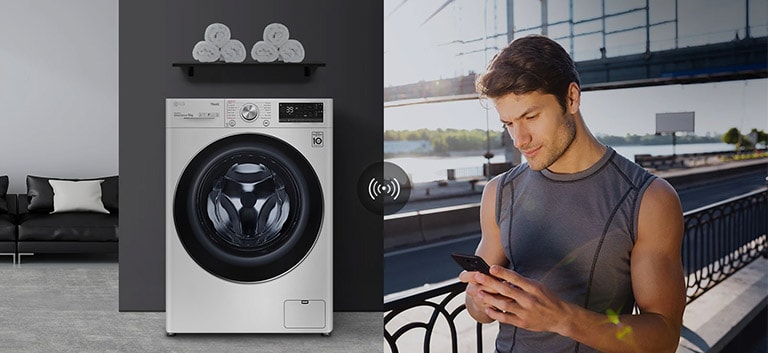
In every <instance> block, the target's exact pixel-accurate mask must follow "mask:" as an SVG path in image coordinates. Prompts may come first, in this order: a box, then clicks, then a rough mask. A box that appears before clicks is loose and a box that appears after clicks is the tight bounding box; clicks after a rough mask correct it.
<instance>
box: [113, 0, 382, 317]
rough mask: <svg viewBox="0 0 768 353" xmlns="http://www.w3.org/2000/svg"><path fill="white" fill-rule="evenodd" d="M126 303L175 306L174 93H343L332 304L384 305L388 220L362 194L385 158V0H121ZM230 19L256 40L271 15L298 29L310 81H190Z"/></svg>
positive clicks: (338, 101)
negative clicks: (216, 25) (170, 209)
mask: <svg viewBox="0 0 768 353" xmlns="http://www.w3.org/2000/svg"><path fill="white" fill-rule="evenodd" d="M119 6H120V9H119V10H120V11H119V14H120V30H119V36H120V81H119V82H120V93H119V94H120V129H119V132H120V174H121V175H120V193H121V196H120V302H119V306H120V310H121V311H162V310H165V221H166V220H165V212H164V198H165V147H164V145H165V98H185V97H221V98H225V97H267V98H269V97H330V98H333V99H334V158H335V165H334V185H333V187H334V195H333V196H334V306H335V308H334V309H335V310H337V311H378V310H381V308H382V272H383V267H382V227H383V223H382V217H381V216H380V215H375V214H373V213H371V212H369V211H367V210H366V209H365V208H364V207H363V206H362V204H361V203H360V201H359V200H358V198H357V194H356V185H357V180H358V177H359V176H360V173H362V171H363V170H364V169H365V168H366V167H367V166H369V165H370V164H373V163H376V162H380V161H381V160H382V158H383V152H382V145H383V144H382V138H383V136H382V135H383V98H382V97H383V86H384V85H383V9H382V5H381V3H379V2H371V1H349V0H323V1H316V0H279V1H278V0H274V1H236V0H227V1H202V0H194V1H190V0H171V1H165V2H143V1H142V2H138V1H121V2H120V5H119ZM213 22H221V23H224V24H226V25H227V26H229V28H230V30H231V31H232V37H233V38H234V39H238V40H240V41H241V42H243V44H245V46H246V48H247V49H248V52H249V55H248V59H246V61H247V62H252V59H251V58H250V48H251V46H252V45H253V43H255V42H256V41H257V40H261V37H262V33H263V30H264V27H265V26H266V25H267V24H269V23H272V22H280V23H283V24H285V25H286V26H288V28H289V30H290V36H291V38H294V39H298V40H299V41H301V42H302V44H303V45H304V48H305V50H306V53H307V54H306V58H305V61H306V62H324V63H326V65H327V66H326V67H321V68H318V69H317V70H316V71H315V72H314V74H313V75H312V76H311V77H310V78H308V79H305V78H303V77H302V76H301V73H298V75H291V76H290V77H289V76H285V75H284V74H287V73H283V72H279V73H278V74H270V73H268V72H261V73H258V74H249V75H248V78H247V79H243V78H242V77H239V72H237V71H225V72H220V73H213V74H212V73H208V74H205V73H203V72H200V71H198V74H199V75H200V76H197V74H196V77H197V78H195V79H188V78H187V77H185V76H184V75H183V73H182V71H181V70H180V69H178V68H174V67H171V63H173V62H191V61H192V55H191V52H192V47H193V46H194V45H195V43H196V42H197V41H199V40H202V38H203V33H204V32H205V28H206V26H207V25H208V24H210V23H213Z"/></svg>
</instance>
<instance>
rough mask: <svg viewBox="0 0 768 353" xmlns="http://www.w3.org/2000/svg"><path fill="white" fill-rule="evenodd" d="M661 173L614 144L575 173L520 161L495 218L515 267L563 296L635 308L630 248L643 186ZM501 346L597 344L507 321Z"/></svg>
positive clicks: (562, 348)
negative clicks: (536, 168) (623, 153)
mask: <svg viewBox="0 0 768 353" xmlns="http://www.w3.org/2000/svg"><path fill="white" fill-rule="evenodd" d="M654 178H655V177H654V176H653V175H651V174H650V173H648V172H647V171H646V170H645V169H643V168H641V167H640V166H638V165H637V164H635V163H633V162H631V161H629V160H627V159H626V158H624V157H622V156H621V155H619V154H618V153H616V151H614V150H613V149H612V148H610V147H608V149H607V151H606V153H605V155H604V156H603V157H602V158H601V159H600V160H599V161H598V162H597V163H595V164H594V165H593V166H591V167H590V168H588V169H587V170H584V171H582V172H579V173H575V174H555V173H552V172H550V171H548V170H546V169H545V170H542V171H534V170H531V169H530V168H529V166H528V164H521V165H519V166H517V167H515V168H513V169H511V170H510V171H508V172H506V173H505V174H504V175H503V176H502V177H501V179H500V181H499V186H498V188H497V196H496V201H497V205H496V220H497V223H498V224H499V228H500V236H501V243H502V245H503V247H504V253H505V254H506V256H507V259H508V260H509V263H510V265H509V267H510V268H511V269H513V270H515V271H517V272H518V273H520V274H521V275H523V276H525V277H527V278H530V279H534V280H537V281H540V282H541V283H542V284H543V285H545V286H546V287H548V288H550V289H551V290H553V291H554V292H555V293H557V294H558V296H559V297H560V299H563V300H565V301H568V302H571V303H575V304H578V305H582V306H583V307H584V308H587V309H589V310H592V311H595V312H598V313H604V314H605V313H608V312H609V311H612V312H615V313H619V314H627V313H631V312H632V309H633V307H634V304H635V298H634V296H633V294H632V282H631V277H630V263H629V260H630V253H631V251H632V247H633V245H634V242H635V240H636V239H637V216H638V213H639V209H640V200H641V198H642V195H643V192H644V191H645V189H646V188H647V187H648V185H650V183H651V181H653V179H654ZM496 352H499V353H508V352H515V353H520V352H548V353H557V352H597V351H596V350H594V349H592V348H591V347H588V346H585V345H583V344H580V343H578V342H576V341H573V340H571V339H570V338H566V337H563V336H560V335H557V334H555V333H548V332H531V331H527V330H524V329H520V328H517V327H514V326H511V325H506V324H501V325H500V330H499V334H498V336H497V338H496Z"/></svg>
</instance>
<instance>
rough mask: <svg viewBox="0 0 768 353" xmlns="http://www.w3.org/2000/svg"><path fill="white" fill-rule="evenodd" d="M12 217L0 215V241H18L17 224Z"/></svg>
mask: <svg viewBox="0 0 768 353" xmlns="http://www.w3.org/2000/svg"><path fill="white" fill-rule="evenodd" d="M12 217H13V216H11V215H8V214H0V241H16V224H14V222H13V218H12Z"/></svg>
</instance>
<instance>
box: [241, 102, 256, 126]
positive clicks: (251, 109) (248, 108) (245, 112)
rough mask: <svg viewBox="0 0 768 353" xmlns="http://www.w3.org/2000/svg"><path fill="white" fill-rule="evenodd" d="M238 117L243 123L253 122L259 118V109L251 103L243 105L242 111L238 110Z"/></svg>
mask: <svg viewBox="0 0 768 353" xmlns="http://www.w3.org/2000/svg"><path fill="white" fill-rule="evenodd" d="M240 116H242V117H243V119H245V121H249V122H250V121H254V120H256V118H258V117H259V107H257V106H256V105H255V104H253V103H248V104H246V105H243V109H241V110H240Z"/></svg>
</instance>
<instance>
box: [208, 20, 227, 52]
mask: <svg viewBox="0 0 768 353" xmlns="http://www.w3.org/2000/svg"><path fill="white" fill-rule="evenodd" d="M231 37H232V33H231V32H230V31H229V27H227V25H225V24H223V23H211V24H210V25H208V27H207V28H206V29H205V40H206V41H208V42H211V43H213V44H215V45H216V46H217V47H219V48H221V47H223V46H224V44H227V41H228V40H229V39H230V38H231Z"/></svg>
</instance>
